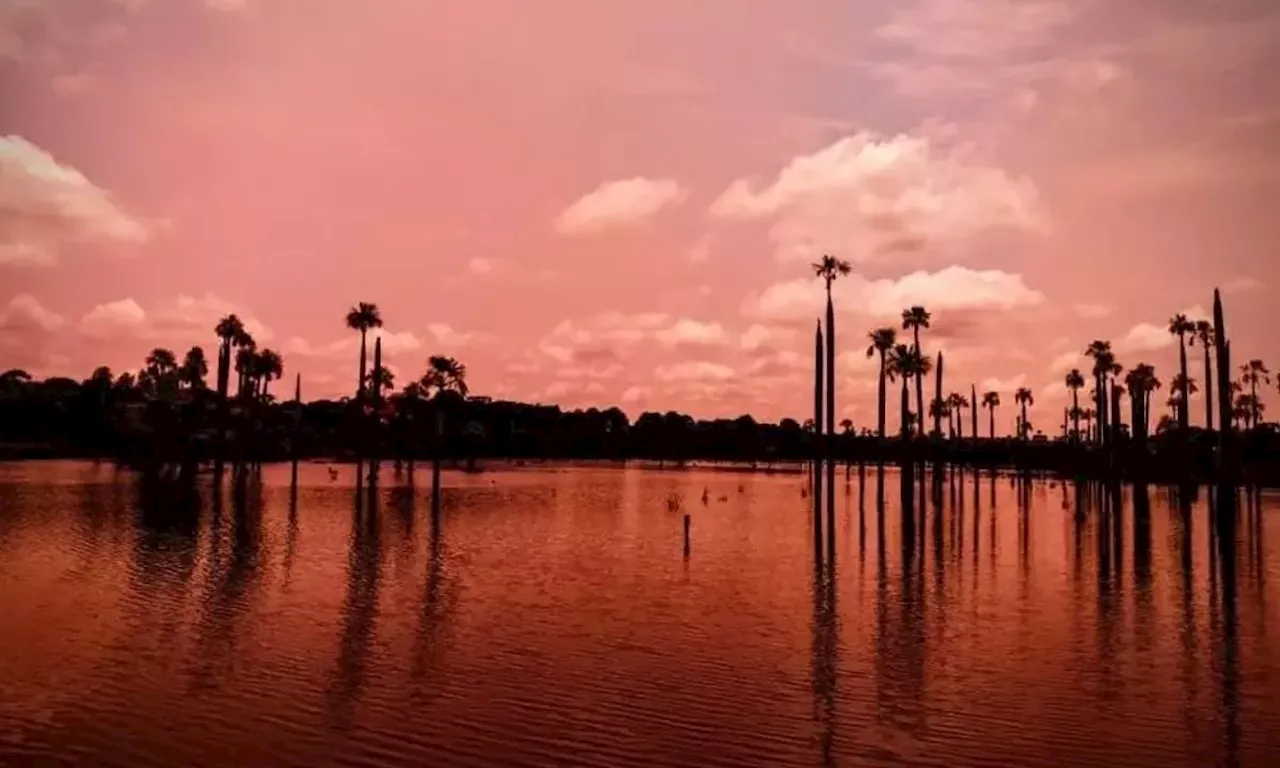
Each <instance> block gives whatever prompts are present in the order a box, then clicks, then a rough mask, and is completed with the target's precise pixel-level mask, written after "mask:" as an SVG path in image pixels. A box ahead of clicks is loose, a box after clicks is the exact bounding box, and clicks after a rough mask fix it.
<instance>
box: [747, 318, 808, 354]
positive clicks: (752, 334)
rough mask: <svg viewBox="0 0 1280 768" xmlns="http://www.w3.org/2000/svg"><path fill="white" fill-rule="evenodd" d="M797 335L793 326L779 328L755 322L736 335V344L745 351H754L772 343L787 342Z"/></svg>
mask: <svg viewBox="0 0 1280 768" xmlns="http://www.w3.org/2000/svg"><path fill="white" fill-rule="evenodd" d="M797 335H798V334H797V333H796V330H795V329H794V328H779V327H773V326H767V325H760V324H759V323H757V324H754V325H751V326H749V327H748V328H747V329H746V330H745V331H743V332H742V335H741V336H739V337H738V346H740V347H742V349H743V350H745V351H747V352H754V351H756V350H758V349H761V348H766V347H772V346H774V345H783V344H789V343H791V342H792V341H794V340H795V338H796V336H797Z"/></svg>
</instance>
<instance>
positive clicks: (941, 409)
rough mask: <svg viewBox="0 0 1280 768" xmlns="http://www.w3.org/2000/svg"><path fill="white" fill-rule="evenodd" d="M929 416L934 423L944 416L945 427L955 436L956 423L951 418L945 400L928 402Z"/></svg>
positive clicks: (949, 408)
mask: <svg viewBox="0 0 1280 768" xmlns="http://www.w3.org/2000/svg"><path fill="white" fill-rule="evenodd" d="M929 417H930V418H931V419H933V420H934V422H935V423H936V422H938V421H941V420H942V419H944V418H945V419H946V420H947V428H948V429H949V430H950V434H951V436H953V437H954V436H955V434H956V425H955V422H953V421H952V420H951V406H950V405H949V404H948V402H947V401H946V400H934V401H932V402H930V403H929Z"/></svg>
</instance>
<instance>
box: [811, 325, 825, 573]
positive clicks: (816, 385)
mask: <svg viewBox="0 0 1280 768" xmlns="http://www.w3.org/2000/svg"><path fill="white" fill-rule="evenodd" d="M813 338H814V353H813V367H814V374H813V537H814V538H813V540H814V549H815V551H819V552H820V551H821V548H822V447H823V446H822V376H823V368H824V366H823V358H824V357H825V355H826V350H824V349H823V345H822V321H821V320H819V321H818V326H817V328H816V329H815V330H814V336H813Z"/></svg>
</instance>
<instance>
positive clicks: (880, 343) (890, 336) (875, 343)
mask: <svg viewBox="0 0 1280 768" xmlns="http://www.w3.org/2000/svg"><path fill="white" fill-rule="evenodd" d="M868 337H869V338H870V339H871V346H869V347H867V357H874V356H876V355H879V356H880V404H879V411H878V412H879V417H880V421H879V424H880V437H881V438H883V437H884V407H885V391H884V382H885V376H886V375H887V374H888V368H887V361H886V356H887V355H888V354H889V351H890V350H892V349H893V348H894V345H896V344H897V343H898V331H897V330H896V329H894V328H877V329H876V330H874V331H872V332H871V333H869V334H868Z"/></svg>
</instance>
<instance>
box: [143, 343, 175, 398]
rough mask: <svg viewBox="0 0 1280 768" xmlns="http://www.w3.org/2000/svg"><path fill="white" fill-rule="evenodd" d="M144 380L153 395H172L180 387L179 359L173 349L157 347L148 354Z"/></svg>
mask: <svg viewBox="0 0 1280 768" xmlns="http://www.w3.org/2000/svg"><path fill="white" fill-rule="evenodd" d="M142 376H143V381H144V383H145V384H146V386H147V388H148V389H149V390H150V391H151V393H152V394H153V395H158V396H166V395H171V394H172V393H173V391H174V390H176V389H177V388H178V359H177V357H176V356H175V355H174V354H173V352H172V351H171V350H168V349H165V348H163V347H156V348H155V349H153V350H151V354H149V355H147V359H146V367H145V368H143V370H142Z"/></svg>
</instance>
